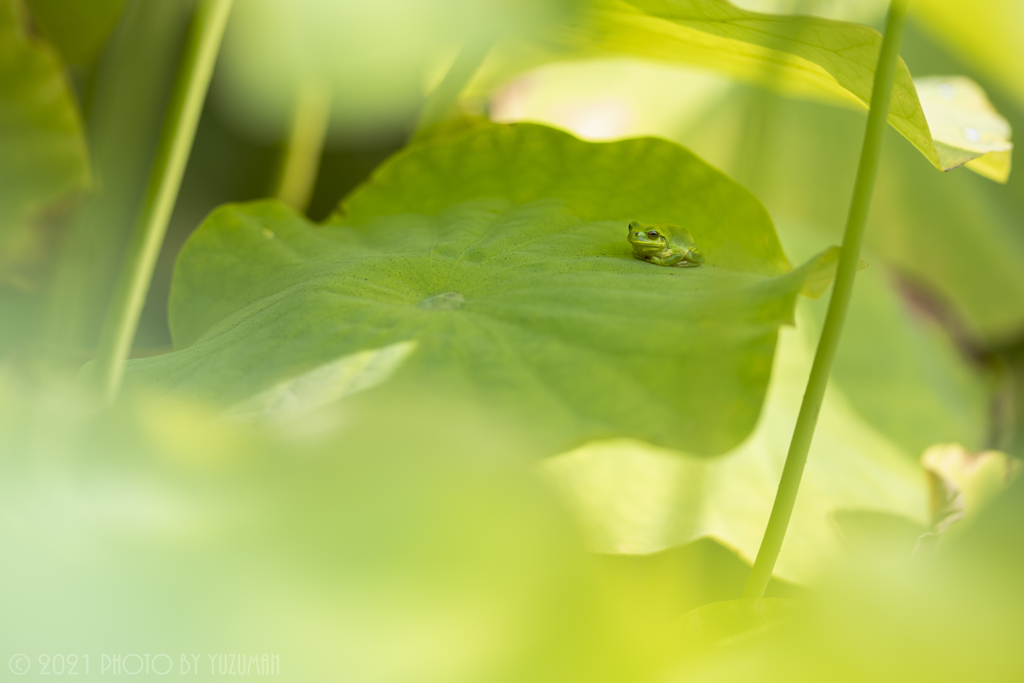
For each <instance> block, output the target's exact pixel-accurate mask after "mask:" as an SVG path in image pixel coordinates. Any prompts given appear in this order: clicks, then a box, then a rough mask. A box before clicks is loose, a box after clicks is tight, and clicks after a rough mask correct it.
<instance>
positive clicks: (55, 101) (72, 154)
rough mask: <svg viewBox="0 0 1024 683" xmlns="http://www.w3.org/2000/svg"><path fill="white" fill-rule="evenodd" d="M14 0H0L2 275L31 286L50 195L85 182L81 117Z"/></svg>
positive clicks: (2, 279)
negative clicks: (28, 32) (31, 35)
mask: <svg viewBox="0 0 1024 683" xmlns="http://www.w3.org/2000/svg"><path fill="white" fill-rule="evenodd" d="M24 22H25V17H24V16H22V14H21V11H20V4H19V3H18V2H17V1H16V0H0V150H3V152H2V153H0V283H5V284H13V285H15V286H20V287H24V288H27V287H30V286H31V279H32V278H31V275H30V273H29V271H30V270H31V268H32V266H33V265H36V264H38V263H39V262H40V261H42V260H44V259H45V257H46V253H47V250H48V247H49V245H48V239H47V235H46V233H45V231H44V230H42V228H41V226H40V225H38V224H39V223H41V222H42V218H43V213H44V211H45V210H46V209H47V207H49V206H50V205H51V204H52V203H53V202H54V201H56V200H58V199H61V198H62V197H66V196H67V195H68V194H69V193H71V192H72V191H74V190H77V189H81V188H83V187H85V186H86V185H87V184H88V182H89V166H88V156H87V152H86V147H85V137H84V135H83V132H82V123H81V120H80V119H79V115H78V110H77V107H76V104H75V99H74V96H73V95H72V93H71V88H70V85H69V83H68V81H67V78H66V76H65V74H64V68H63V65H62V64H61V62H60V59H59V57H58V56H57V54H56V52H55V51H54V50H53V49H52V48H51V47H50V46H49V45H47V44H45V43H43V42H40V41H38V40H36V39H34V38H31V37H29V35H28V34H27V33H26V31H25V24H24Z"/></svg>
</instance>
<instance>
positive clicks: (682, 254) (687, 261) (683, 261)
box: [626, 221, 704, 268]
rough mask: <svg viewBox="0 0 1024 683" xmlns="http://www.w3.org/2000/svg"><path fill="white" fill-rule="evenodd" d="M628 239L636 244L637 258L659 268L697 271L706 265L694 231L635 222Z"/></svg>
mask: <svg viewBox="0 0 1024 683" xmlns="http://www.w3.org/2000/svg"><path fill="white" fill-rule="evenodd" d="M626 239H628V240H629V243H630V244H632V245H633V256H635V257H636V258H638V259H640V260H641V261H647V262H648V263H653V264H655V265H657V266H675V267H676V268H695V267H697V266H699V265H700V264H702V263H704V254H702V253H700V249H698V248H697V244H696V243H695V242H694V241H693V236H692V235H690V231H689V230H687V229H686V228H684V227H681V226H679V225H672V224H670V223H653V224H647V223H639V222H637V221H633V222H632V223H630V224H629V236H628V237H627V238H626Z"/></svg>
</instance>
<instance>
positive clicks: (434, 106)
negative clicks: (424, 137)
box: [416, 30, 498, 133]
mask: <svg viewBox="0 0 1024 683" xmlns="http://www.w3.org/2000/svg"><path fill="white" fill-rule="evenodd" d="M497 37H498V36H497V33H496V32H494V31H486V30H485V31H480V32H477V33H474V34H473V35H471V36H470V37H469V38H468V39H467V40H466V43H465V44H464V45H463V46H462V49H461V50H459V54H458V56H457V57H456V58H455V61H454V62H452V65H451V67H449V69H448V73H446V74H445V76H444V78H443V79H442V80H441V82H440V83H439V84H438V85H437V87H436V88H434V89H433V90H432V91H431V93H430V95H429V96H428V97H427V102H426V104H424V105H423V111H422V112H421V113H420V118H419V121H418V122H417V123H416V132H417V133H419V132H420V131H421V130H423V129H425V128H429V127H430V126H432V125H433V124H435V123H437V122H439V121H441V120H443V119H444V118H445V117H446V116H447V115H448V112H450V111H451V110H452V108H453V107H455V103H456V102H458V101H459V95H461V94H462V91H463V90H465V89H466V85H467V84H469V81H470V79H471V78H473V75H474V74H475V73H476V72H477V69H479V68H480V65H481V64H483V62H484V59H486V58H487V53H488V52H490V51H491V46H492V45H494V43H495V40H496V39H497Z"/></svg>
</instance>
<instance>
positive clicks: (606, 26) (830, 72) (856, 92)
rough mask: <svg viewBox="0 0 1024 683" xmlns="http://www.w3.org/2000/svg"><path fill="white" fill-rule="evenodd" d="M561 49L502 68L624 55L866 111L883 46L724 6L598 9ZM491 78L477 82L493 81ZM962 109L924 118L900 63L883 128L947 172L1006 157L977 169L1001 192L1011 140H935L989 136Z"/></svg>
mask: <svg viewBox="0 0 1024 683" xmlns="http://www.w3.org/2000/svg"><path fill="white" fill-rule="evenodd" d="M557 40H558V41H559V43H560V46H561V49H562V53H561V54H558V52H557V51H554V52H552V51H550V48H549V51H548V52H544V51H543V50H538V49H537V48H536V47H534V48H533V49H532V50H531V51H529V52H525V53H524V52H523V51H518V52H514V53H512V54H514V55H515V56H510V54H509V53H507V54H506V56H505V57H504V59H505V60H507V61H506V62H505V63H504V64H505V65H507V64H509V62H511V63H515V62H517V61H519V62H523V61H524V60H530V61H532V63H533V64H540V63H543V62H544V61H549V60H551V59H558V58H565V57H568V56H575V57H579V56H580V55H584V56H592V57H598V56H609V55H623V54H625V55H632V56H638V57H642V58H646V59H654V60H658V61H664V62H670V63H679V64H690V65H695V66H699V67H703V68H707V69H713V70H716V71H720V72H724V73H727V74H729V75H731V76H733V77H736V78H741V79H744V80H750V81H754V82H757V83H760V84H761V85H763V86H766V87H770V88H773V89H778V90H781V91H783V92H788V93H791V94H797V95H804V96H817V97H819V98H820V97H825V98H828V99H831V100H833V101H837V100H838V101H843V102H847V103H853V104H854V105H858V106H863V107H865V108H866V107H867V106H868V102H869V101H870V99H871V87H872V84H873V82H874V70H875V65H876V62H877V61H878V51H879V49H880V48H881V44H882V36H881V35H880V34H879V33H878V32H877V31H875V30H874V29H873V28H870V27H868V26H863V25H859V24H852V23H847V22H840V21H832V20H829V19H820V18H816V17H808V16H786V15H772V14H760V13H757V12H750V11H747V10H743V9H740V8H738V7H736V6H734V5H732V4H731V3H729V2H727V0H629V1H628V2H627V1H624V0H601V1H600V2H597V3H596V4H595V7H594V10H593V11H592V12H591V13H590V14H589V15H588V16H587V17H586V18H585V19H584V20H582V21H581V22H580V23H578V24H575V25H573V26H571V27H566V28H565V30H564V34H563V35H561V36H559V37H558V38H557ZM510 49H511V50H513V51H514V50H515V48H510ZM490 68H491V69H492V70H494V71H498V72H500V71H501V69H502V60H501V59H500V58H499V59H498V60H495V62H494V63H492V65H491V67H490ZM494 71H492V73H491V74H487V72H485V73H484V74H483V75H482V76H481V78H482V79H483V80H487V79H494V78H495V74H494ZM960 105H961V100H960V99H958V98H954V99H952V100H949V101H946V100H939V101H931V103H930V106H929V108H928V109H925V108H923V107H922V103H921V102H920V101H919V99H918V94H917V90H916V89H915V86H914V81H913V80H912V79H911V76H910V72H909V71H908V70H907V67H906V65H905V64H904V63H903V61H902V60H901V61H900V62H899V65H898V67H897V73H896V82H895V84H894V86H893V96H892V104H891V107H890V113H889V123H890V124H891V125H892V126H893V127H894V128H896V130H898V131H899V132H900V134H902V135H903V136H904V137H905V138H906V139H907V140H909V141H910V143H911V144H913V145H914V147H916V148H917V149H918V150H919V151H920V152H921V153H922V154H923V155H924V156H925V158H927V159H928V161H929V162H931V163H932V165H934V166H935V167H936V168H938V169H940V170H943V171H948V170H950V169H953V168H956V167H958V166H962V165H964V164H965V163H967V162H968V161H970V160H972V159H977V158H979V157H982V156H984V155H986V154H989V153H992V154H996V155H1002V156H1000V159H998V160H997V161H996V162H995V163H992V162H989V163H986V164H983V165H982V166H981V170H982V171H983V174H984V175H986V176H987V177H991V178H993V179H995V180H998V181H1000V182H1005V180H1006V176H1007V175H1008V174H1009V163H1008V159H1005V155H1003V151H1005V149H1009V148H1010V142H1009V131H1008V130H1007V131H1006V134H1005V136H1003V137H1000V138H999V139H998V140H993V141H992V142H993V143H994V144H996V145H997V146H998V147H999V150H998V151H996V150H988V149H986V150H979V149H977V145H976V144H974V143H975V142H976V141H975V140H971V139H964V138H961V137H959V136H948V135H945V134H936V133H935V129H934V128H932V127H930V125H929V124H930V123H932V122H936V123H935V125H936V126H939V127H940V128H942V125H941V122H943V121H945V120H948V119H949V118H956V119H957V120H959V121H963V126H964V127H967V128H975V129H977V130H983V129H984V130H988V129H989V126H988V125H987V122H989V121H990V120H991V118H992V113H991V112H989V111H977V110H976V109H974V108H973V107H971V106H967V107H961V106H960ZM943 130H944V129H943ZM977 167H978V164H975V165H974V166H971V168H974V169H976V170H977Z"/></svg>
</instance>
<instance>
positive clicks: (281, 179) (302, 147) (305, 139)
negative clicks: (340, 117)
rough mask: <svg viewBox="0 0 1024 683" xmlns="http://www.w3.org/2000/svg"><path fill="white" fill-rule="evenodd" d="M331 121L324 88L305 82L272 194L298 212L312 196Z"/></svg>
mask: <svg viewBox="0 0 1024 683" xmlns="http://www.w3.org/2000/svg"><path fill="white" fill-rule="evenodd" d="M330 118H331V99H330V95H329V94H328V92H327V88H325V87H324V86H323V85H322V84H320V83H319V82H316V81H309V82H307V83H304V84H303V85H302V87H301V88H300V89H299V94H298V99H297V100H296V102H295V113H294V115H293V117H292V129H291V133H290V134H289V136H288V147H287V149H285V153H284V159H283V160H282V163H281V169H280V172H279V174H278V179H277V190H276V191H275V193H274V194H275V195H276V196H277V198H278V199H280V200H281V201H283V202H284V203H285V204H288V205H290V206H291V207H292V208H294V209H296V210H297V211H305V210H306V207H308V206H309V199H310V197H312V196H313V188H314V187H315V186H316V176H317V173H318V171H319V170H320V156H321V154H322V153H323V149H324V140H325V139H326V137H327V128H328V125H329V124H330Z"/></svg>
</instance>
